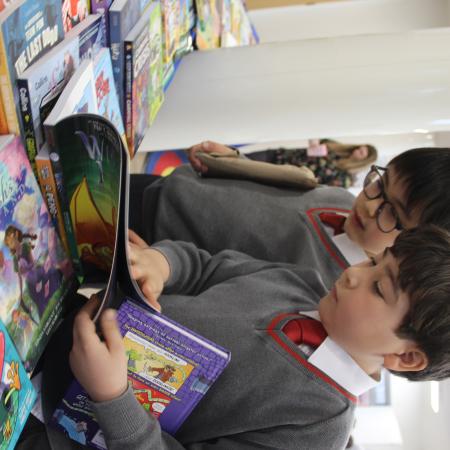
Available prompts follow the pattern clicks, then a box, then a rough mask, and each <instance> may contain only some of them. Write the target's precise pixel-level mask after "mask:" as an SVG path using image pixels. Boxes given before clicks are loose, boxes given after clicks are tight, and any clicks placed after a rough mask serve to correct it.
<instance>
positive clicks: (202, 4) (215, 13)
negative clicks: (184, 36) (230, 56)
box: [195, 0, 222, 50]
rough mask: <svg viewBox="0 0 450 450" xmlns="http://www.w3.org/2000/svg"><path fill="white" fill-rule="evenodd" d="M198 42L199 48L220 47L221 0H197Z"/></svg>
mask: <svg viewBox="0 0 450 450" xmlns="http://www.w3.org/2000/svg"><path fill="white" fill-rule="evenodd" d="M195 6H196V10H197V26H196V44H197V48H198V49H199V50H208V49H211V48H218V47H220V33H221V14H220V12H221V10H222V9H221V0H195Z"/></svg>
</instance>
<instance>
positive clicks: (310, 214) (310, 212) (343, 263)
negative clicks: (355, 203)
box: [306, 208, 351, 269]
mask: <svg viewBox="0 0 450 450" xmlns="http://www.w3.org/2000/svg"><path fill="white" fill-rule="evenodd" d="M316 211H321V212H326V211H333V212H342V213H349V212H351V210H349V209H341V208H310V209H308V211H306V214H307V215H308V219H309V220H310V221H311V224H312V226H313V227H314V229H315V230H316V231H317V234H318V235H319V238H320V240H321V241H322V244H323V245H324V246H325V248H326V249H327V250H328V253H329V254H330V255H331V257H332V258H333V259H334V260H335V261H336V262H337V263H338V265H339V267H341V268H342V269H346V268H347V267H348V264H347V262H346V261H343V260H342V259H341V258H340V257H339V256H338V255H337V254H336V253H335V252H334V250H333V249H332V248H331V246H330V244H329V242H328V241H327V239H326V237H325V236H326V235H325V232H324V231H322V230H321V229H320V227H319V225H318V223H317V220H316V218H315V217H314V216H313V213H315V212H316Z"/></svg>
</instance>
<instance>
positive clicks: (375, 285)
mask: <svg viewBox="0 0 450 450" xmlns="http://www.w3.org/2000/svg"><path fill="white" fill-rule="evenodd" d="M370 262H371V263H372V266H376V265H377V261H376V259H375V258H373V257H372V258H370ZM373 291H374V293H375V294H376V295H377V296H378V297H381V298H382V299H383V300H384V295H383V289H382V286H381V282H380V280H379V279H377V280H375V281H374V282H373Z"/></svg>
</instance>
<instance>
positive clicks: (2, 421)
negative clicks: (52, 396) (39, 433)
mask: <svg viewBox="0 0 450 450" xmlns="http://www.w3.org/2000/svg"><path fill="white" fill-rule="evenodd" d="M0 390H1V392H0V397H1V402H0V426H1V434H0V441H1V444H0V445H1V447H0V448H2V449H5V450H12V449H14V447H15V445H16V443H17V440H18V439H19V436H20V433H21V431H22V429H23V427H24V426H25V423H26V421H27V418H28V416H29V414H30V411H31V409H32V408H33V404H34V402H35V400H36V391H35V390H34V388H33V385H32V384H31V381H30V380H29V378H28V375H27V373H26V372H25V369H24V367H23V365H22V363H21V361H20V357H19V355H18V354H17V351H16V349H15V347H14V344H13V343H12V341H11V338H10V337H9V335H8V331H7V329H6V328H5V326H4V325H3V323H2V321H0Z"/></svg>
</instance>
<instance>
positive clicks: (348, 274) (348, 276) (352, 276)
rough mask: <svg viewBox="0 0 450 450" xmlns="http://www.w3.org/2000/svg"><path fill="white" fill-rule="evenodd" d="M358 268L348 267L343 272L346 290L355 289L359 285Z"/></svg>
mask: <svg viewBox="0 0 450 450" xmlns="http://www.w3.org/2000/svg"><path fill="white" fill-rule="evenodd" d="M359 276H360V275H359V268H358V267H349V268H348V269H346V270H345V272H344V277H345V278H344V281H345V287H346V288H347V289H355V288H356V287H358V284H359Z"/></svg>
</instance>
